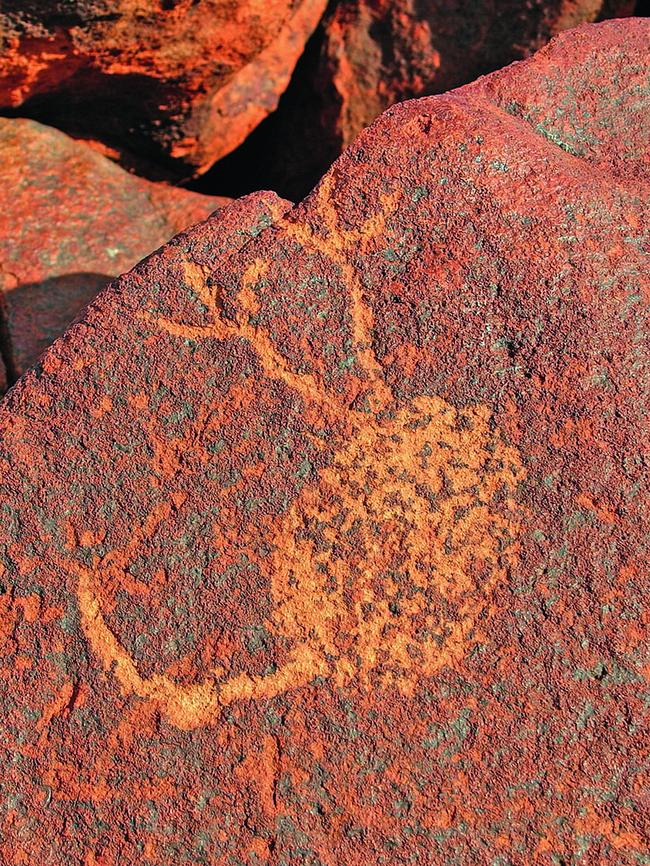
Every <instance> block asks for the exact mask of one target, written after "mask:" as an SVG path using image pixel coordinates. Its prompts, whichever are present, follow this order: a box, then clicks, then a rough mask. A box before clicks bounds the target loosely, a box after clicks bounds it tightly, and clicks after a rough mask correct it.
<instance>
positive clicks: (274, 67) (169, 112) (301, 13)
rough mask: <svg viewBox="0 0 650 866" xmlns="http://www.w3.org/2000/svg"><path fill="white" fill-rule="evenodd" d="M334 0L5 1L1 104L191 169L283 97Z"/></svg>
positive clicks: (207, 161) (229, 145)
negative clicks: (319, 21)
mask: <svg viewBox="0 0 650 866" xmlns="http://www.w3.org/2000/svg"><path fill="white" fill-rule="evenodd" d="M325 5H326V0H269V2H266V3H260V2H259V0H228V2H224V0H153V2H152V0H144V2H137V3H135V2H132V0H71V2H70V0H56V2H51V0H31V2H29V3H24V2H23V0H7V2H5V3H3V5H2V10H0V48H1V49H2V50H1V52H0V106H1V107H3V108H5V109H7V108H14V109H16V110H18V111H20V113H22V114H27V115H28V116H30V117H35V118H37V119H40V120H43V121H45V122H46V123H51V124H52V125H54V126H57V127H59V128H62V129H65V130H66V131H69V132H72V133H74V134H76V135H79V136H84V137H88V138H93V139H95V138H96V139H99V140H101V141H104V142H106V143H107V144H109V145H111V146H113V147H116V148H117V149H118V151H119V150H126V151H127V152H128V151H129V150H131V149H133V150H134V151H135V152H136V154H140V156H145V157H150V158H151V157H153V158H154V159H163V160H166V161H167V163H168V164H169V165H170V166H174V168H175V170H176V171H178V172H179V173H185V174H192V173H194V172H195V171H201V170H203V169H205V168H206V167H207V166H209V165H211V164H212V163H213V162H214V161H215V160H216V159H218V158H219V157H221V156H223V155H224V154H226V153H228V152H229V151H230V150H232V149H233V148H234V147H236V146H237V145H238V144H239V143H240V142H241V141H243V140H244V138H245V137H246V136H247V135H248V133H249V132H250V130H251V129H253V127H255V126H256V125H257V124H258V123H259V122H260V120H262V119H263V118H264V117H265V116H266V115H267V114H268V113H269V112H270V111H273V109H274V108H275V107H276V105H277V101H278V99H279V97H280V94H281V93H282V92H283V91H284V89H285V88H286V86H287V84H288V81H289V78H290V76H291V73H292V71H293V68H294V66H295V64H296V61H297V60H298V58H299V57H300V55H301V53H302V51H303V48H304V45H305V42H306V40H307V39H308V38H309V36H310V34H311V33H312V31H313V30H314V28H315V27H316V25H317V23H318V20H319V19H320V17H321V15H322V13H323V11H324V9H325Z"/></svg>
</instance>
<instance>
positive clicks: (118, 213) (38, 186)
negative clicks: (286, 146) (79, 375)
mask: <svg viewBox="0 0 650 866" xmlns="http://www.w3.org/2000/svg"><path fill="white" fill-rule="evenodd" d="M0 190H1V195H2V207H0V319H1V320H2V333H3V337H2V344H3V349H4V355H5V358H6V359H7V363H8V365H9V367H10V373H11V374H12V378H14V379H15V378H16V377H17V376H19V375H21V374H22V373H23V372H24V371H25V369H26V368H27V367H28V366H30V365H31V364H33V363H34V361H36V359H37V358H38V356H39V355H40V354H41V353H42V352H43V350H44V349H45V348H46V347H47V346H49V344H50V343H51V342H52V340H54V338H55V337H58V336H59V335H60V334H62V333H63V331H64V330H65V328H66V327H67V326H68V325H69V324H70V323H71V322H72V321H73V320H74V319H75V318H76V317H77V315H78V314H79V313H80V311H81V310H82V309H83V307H84V306H85V305H86V304H87V303H88V302H89V301H90V300H91V299H92V298H93V297H94V296H95V295H96V294H97V292H98V291H99V290H100V289H101V288H103V287H104V286H106V285H107V284H108V283H109V282H110V280H111V279H113V278H114V277H115V276H117V275H118V274H120V273H123V272H124V271H128V270H129V269H130V268H132V267H133V265H134V264H136V263H137V262H138V261H140V259H142V258H144V256H146V255H148V254H149V253H150V252H152V251H153V250H155V249H156V248H157V247H159V246H161V245H162V244H163V243H165V242H166V241H168V240H169V238H171V237H172V236H173V235H175V234H178V232H179V231H182V230H183V229H184V228H187V226H189V225H192V224H194V223H196V222H199V221H200V220H203V219H205V218H206V217H208V216H209V215H210V214H211V213H212V212H213V211H214V210H216V208H218V207H221V206H222V205H224V204H226V203H227V202H228V199H223V198H218V197H215V196H204V195H198V194H197V193H191V192H187V191H186V190H182V189H174V188H173V187H169V186H165V185H163V184H154V183H150V182H149V181H146V180H142V179H140V178H137V177H134V176H133V175H130V174H127V173H126V172H125V171H123V170H122V169H121V168H119V167H118V166H116V165H115V164H114V163H112V162H110V161H109V160H107V159H106V158H104V157H103V156H101V155H100V154H98V153H96V152H95V151H94V150H91V149H90V148H89V147H88V146H87V145H85V144H83V143H81V142H76V141H73V140H72V139H70V138H68V137H67V136H66V135H64V134H63V133H61V132H58V131H57V130H54V129H49V128H47V127H44V126H41V125H40V124H38V123H35V122H33V121H30V120H7V119H4V118H0ZM0 384H1V381H0Z"/></svg>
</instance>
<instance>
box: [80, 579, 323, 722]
mask: <svg viewBox="0 0 650 866" xmlns="http://www.w3.org/2000/svg"><path fill="white" fill-rule="evenodd" d="M70 565H72V564H70ZM69 567H70V566H69ZM72 568H74V569H75V570H76V571H77V574H78V584H77V597H78V600H79V611H80V614H81V627H82V630H83V632H84V634H85V636H86V639H87V640H88V643H89V644H90V646H91V648H92V650H93V652H94V653H95V655H97V656H98V657H99V659H100V660H101V662H102V666H103V668H104V670H105V671H111V670H112V672H113V674H114V676H115V678H116V679H117V681H118V683H119V685H120V689H121V691H122V694H123V695H124V696H128V695H129V694H134V695H136V696H137V697H139V698H142V699H144V700H149V701H154V702H155V703H156V704H157V706H158V707H159V709H160V711H161V712H162V713H163V714H164V716H165V717H166V718H167V719H168V720H169V721H170V722H171V723H172V724H174V725H176V727H178V728H180V729H182V730H192V729H193V728H196V727H199V726H201V725H206V724H210V723H211V722H214V721H216V719H217V718H218V715H219V713H220V710H221V708H222V707H224V706H227V705H228V704H231V703H233V702H234V701H239V700H259V699H260V698H267V699H269V698H273V697H275V696H276V695H278V694H281V693H282V692H285V691H287V690H288V689H292V688H298V687H300V686H305V685H308V684H309V683H310V682H311V681H312V680H313V679H314V678H315V677H317V676H324V677H326V676H328V675H329V674H330V672H331V671H330V667H329V665H328V664H327V662H326V661H325V659H324V658H322V656H321V655H319V654H318V653H317V652H316V651H315V650H314V649H313V647H311V646H309V645H308V644H299V645H298V646H296V647H295V648H294V649H293V651H292V653H291V659H290V661H289V662H287V664H285V665H283V667H282V668H280V669H278V670H277V671H275V672H274V673H273V674H270V675H269V676H266V677H262V676H251V675H250V674H246V673H242V674H238V675H237V676H235V677H232V678H230V679H228V680H226V681H225V682H223V683H217V679H216V674H214V675H213V676H208V677H207V678H206V679H205V680H204V681H203V682H202V683H198V684H194V685H188V686H184V685H180V684H178V683H175V682H174V681H173V680H172V679H170V678H169V677H167V676H165V675H164V674H154V675H153V676H151V677H143V676H141V674H140V673H139V671H138V669H137V667H136V665H135V663H134V661H133V659H132V658H131V656H130V655H129V653H128V652H127V650H126V649H124V647H123V646H122V645H121V644H120V642H119V641H118V639H117V638H116V637H115V635H114V634H113V632H112V631H111V629H110V628H109V626H108V625H107V623H106V620H105V619H104V616H103V614H102V611H101V605H100V602H99V599H98V597H97V595H96V593H95V591H94V588H93V574H92V572H91V571H89V570H87V569H84V568H80V567H78V566H72Z"/></svg>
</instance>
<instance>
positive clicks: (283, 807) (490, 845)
mask: <svg viewBox="0 0 650 866" xmlns="http://www.w3.org/2000/svg"><path fill="white" fill-rule="evenodd" d="M649 34H650V29H649V27H648V25H647V24H646V23H644V22H642V21H629V22H613V23H608V24H604V25H599V26H594V27H589V26H586V27H582V28H580V29H578V30H576V31H574V32H571V33H568V34H566V35H563V36H561V37H559V38H558V39H557V40H555V41H554V42H552V43H551V44H550V45H549V46H548V47H547V48H545V49H543V50H542V51H541V52H539V53H538V54H536V55H535V56H534V57H533V58H532V59H530V60H528V61H524V62H523V63H521V64H518V65H515V66H512V67H509V68H508V69H506V70H504V71H502V72H500V73H497V74H495V75H492V76H489V77H487V78H484V79H482V80H480V81H479V82H477V83H476V84H474V85H470V86H468V87H465V88H462V89H460V90H457V91H454V92H453V93H450V94H446V95H443V96H436V97H430V98H426V99H421V100H418V101H413V102H409V103H406V104H403V105H400V106H396V107H395V108H392V109H391V110H389V111H388V112H386V113H385V114H384V115H383V116H382V117H381V118H380V119H379V120H378V121H377V122H376V123H374V124H373V125H372V127H370V128H369V129H368V130H366V131H365V132H364V133H362V135H361V136H360V137H359V139H358V140H357V141H356V143H355V144H354V145H353V146H352V147H351V148H349V149H348V150H347V151H346V153H345V154H344V155H343V156H342V158H341V159H340V160H339V161H338V162H337V163H336V164H335V165H334V166H333V168H332V169H331V171H329V172H328V173H327V175H326V176H325V177H324V178H323V180H322V181H321V183H320V184H319V185H318V187H317V188H316V189H315V190H314V192H313V193H312V194H311V195H309V196H308V197H307V198H306V199H305V200H304V201H303V202H302V203H300V204H298V205H296V206H292V205H290V204H289V203H288V202H286V201H283V200H281V199H279V198H278V197H277V196H275V195H274V194H272V193H259V194H256V195H253V196H250V197H247V198H244V199H241V200H239V201H237V202H235V203H234V204H232V205H230V206H228V207H226V208H223V209H221V210H219V211H218V212H217V213H216V214H215V215H213V216H212V217H211V218H210V219H209V220H208V221H206V222H204V223H202V224H200V225H198V226H196V227H194V228H192V229H191V230H189V231H188V232H186V233H184V234H181V235H179V236H178V237H176V238H175V239H174V240H172V241H170V242H169V243H168V244H166V245H165V246H164V247H163V248H162V249H161V250H160V251H159V252H158V253H156V254H155V255H153V256H151V257H150V258H148V259H147V260H146V261H145V262H143V263H141V264H140V265H138V266H137V267H135V268H134V269H133V270H132V271H131V272H130V273H129V274H127V275H125V276H123V277H122V278H120V279H119V280H117V281H116V282H114V283H113V284H112V285H111V286H110V287H109V288H108V289H106V290H105V291H104V292H103V293H102V294H101V295H100V296H99V297H98V299H97V300H96V301H95V302H94V303H93V304H91V306H90V307H89V308H88V309H87V311H86V312H85V314H84V315H83V317H82V319H81V321H80V322H79V323H78V324H76V325H75V326H73V327H72V328H71V329H70V330H68V332H67V333H66V334H65V336H64V337H63V338H61V339H60V340H58V341H57V342H56V343H55V344H54V345H53V346H52V347H51V348H50V349H49V350H48V352H47V353H46V354H45V356H44V357H43V359H42V360H41V362H40V364H39V365H38V366H37V367H36V368H35V369H34V370H32V371H30V372H28V373H27V374H26V375H25V376H24V377H23V378H22V379H21V381H20V382H19V383H18V385H17V386H15V387H14V388H13V389H12V391H11V392H10V394H9V396H8V397H7V398H5V400H4V401H3V403H2V405H1V407H0V491H1V492H2V496H3V502H4V503H6V504H4V505H3V521H2V523H1V524H0V563H1V566H0V582H1V583H2V588H3V594H2V596H0V598H1V599H2V602H1V603H2V605H3V615H2V619H0V623H1V624H2V638H3V640H4V644H3V652H2V654H0V665H1V667H0V670H2V679H1V680H0V681H1V682H2V683H3V689H4V694H3V708H4V712H3V713H2V714H1V715H0V742H2V743H9V744H10V747H11V760H10V761H8V762H7V763H6V768H5V771H4V772H3V774H2V776H1V777H0V785H2V788H3V794H4V799H3V802H5V803H7V804H8V807H7V808H8V811H7V812H6V813H5V815H4V819H3V820H4V825H3V834H2V836H0V840H1V841H0V852H1V853H2V856H3V858H4V860H5V861H6V862H7V863H9V864H11V866H14V864H18V863H41V862H49V863H53V864H57V866H58V864H66V866H69V864H74V866H77V864H79V866H81V864H84V866H87V864H88V863H91V864H92V863H96V864H104V863H110V864H112V863H132V862H133V863H137V862H143V861H144V862H148V863H152V864H161V866H162V864H169V863H177V862H183V861H184V860H185V861H188V862H191V861H192V860H194V861H198V862H206V863H217V864H221V863H224V864H225V863H229V862H233V863H237V862H240V863H246V864H257V863H265V862H269V863H278V864H279V863H285V864H291V866H293V864H296V866H297V864H301V866H302V864H306V863H323V864H330V863H331V864H353V866H357V864H358V866H361V864H368V863H373V864H374V863H390V864H392V863H399V862H413V863H416V862H421V863H432V864H436V866H437V864H441V866H442V864H448V863H458V864H475V863H483V862H493V861H494V860H495V858H496V857H499V858H501V861H503V862H504V863H505V862H510V863H534V862H540V863H545V862H548V863H549V864H551V863H553V862H554V861H555V862H562V861H564V862H571V861H572V860H577V859H579V858H584V859H585V860H586V861H589V862H592V863H612V864H619V863H621V862H623V863H625V862H629V863H634V862H635V861H636V862H640V858H643V857H645V856H646V854H645V852H646V845H647V843H646V839H647V832H646V831H647V826H646V825H645V824H644V819H643V815H644V812H643V807H644V800H643V798H644V789H643V786H642V785H641V777H640V771H639V767H640V766H641V764H642V760H643V755H644V753H645V750H646V748H647V744H646V736H645V729H644V725H643V718H644V717H643V713H644V712H645V699H644V693H643V687H642V684H643V681H644V679H643V678H644V676H645V672H646V671H647V664H648V660H647V646H648V641H647V589H646V586H645V580H644V576H645V574H647V571H648V566H649V565H650V563H649V562H648V558H649V557H648V546H647V538H648V530H649V529H650V527H649V526H648V514H647V501H648V499H647V493H648V491H647V468H646V456H645V455H646V454H647V450H648V444H649V443H648V423H647V421H648V405H649V396H650V395H649V378H648V372H649V360H650V359H649V351H648V348H649V343H648V296H647V277H646V273H647V272H646V271H644V270H643V269H644V262H643V258H642V252H643V251H642V240H643V239H642V233H643V230H644V227H645V226H646V225H647V224H648V218H647V213H645V208H646V207H647V205H646V202H647V198H648V197H647V165H646V162H645V157H644V149H645V146H646V144H647V126H646V125H647V123H648V116H649V115H648V110H647V91H644V86H645V76H646V74H647V63H646V60H647V45H648V37H649Z"/></svg>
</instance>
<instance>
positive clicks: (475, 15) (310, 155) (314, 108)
mask: <svg viewBox="0 0 650 866" xmlns="http://www.w3.org/2000/svg"><path fill="white" fill-rule="evenodd" d="M633 8H634V2H633V0H531V2H526V3H522V2H521V0H479V2H474V3H469V4H468V3H466V2H460V0H426V2H421V0H340V2H338V3H334V4H332V5H331V8H330V10H329V11H328V13H327V15H326V16H325V18H324V20H323V22H322V23H321V25H320V26H319V27H318V29H317V31H316V33H315V35H314V37H313V39H312V40H311V42H310V43H309V45H308V48H307V50H306V52H305V55H304V56H303V58H302V59H301V60H300V62H299V64H298V67H297V68H296V73H295V75H294V78H293V80H292V82H291V85H290V86H289V89H288V90H287V92H286V94H285V96H284V97H283V99H282V101H281V103H280V107H279V109H278V112H277V114H276V115H275V116H273V117H271V118H269V119H268V121H267V122H266V124H265V125H264V126H262V127H260V129H259V130H258V131H257V133H256V134H254V136H253V137H252V138H251V139H250V141H248V142H246V143H245V144H244V145H243V146H242V152H241V153H239V152H238V153H236V154H234V155H233V156H232V157H231V159H230V160H227V161H226V162H225V163H224V164H223V165H218V166H216V167H215V174H214V177H211V178H210V182H211V183H217V184H218V185H219V184H221V183H225V184H226V185H227V184H230V183H232V184H233V188H232V189H228V194H233V195H240V194H242V193H243V192H249V191H251V190H252V189H254V188H256V187H257V186H259V184H260V183H262V184H263V185H264V186H266V185H271V187H272V188H273V189H276V190H278V191H280V193H281V194H282V195H287V196H288V197H289V198H292V199H297V198H302V196H303V195H304V194H305V193H306V192H307V191H308V190H309V189H311V187H312V186H313V185H314V183H316V181H317V180H318V179H320V177H321V176H322V175H323V173H324V172H325V171H326V170H327V169H328V168H329V166H330V165H331V163H332V162H333V161H334V159H336V157H337V156H338V155H339V154H340V153H341V151H342V150H343V149H344V148H345V147H347V146H348V145H349V144H351V142H352V141H353V140H354V139H355V138H356V136H357V135H358V134H359V132H360V131H361V130H362V129H363V128H364V127H366V126H368V125H369V124H370V123H372V121H373V120H374V119H375V118H376V117H377V116H378V115H379V114H381V112H382V111H384V110H385V109H387V108H388V107H389V106H390V105H392V104H393V103H396V102H401V101H403V100H405V99H411V98H413V97H420V96H425V95H429V94H433V93H443V92H444V91H447V90H450V89H451V88H454V87H458V86H460V85H463V84H466V83H467V82H468V81H473V80H474V79H475V78H477V77H478V76H479V75H483V74H485V73H487V72H491V71H492V70H495V69H499V68H501V67H502V66H505V65H506V64H508V63H511V62H512V61H514V60H519V59H521V58H524V57H527V56H529V55H530V54H532V53H533V52H534V51H536V50H537V49H539V48H541V47H542V46H543V45H544V44H546V43H547V42H548V40H549V39H550V38H551V37H552V36H554V35H555V34H557V33H560V32H561V31H563V30H566V29H568V28H571V27H575V26H576V25H577V24H580V23H582V22H589V21H594V20H596V19H597V18H600V17H602V18H610V17H616V16H624V15H631V14H632V11H633ZM242 184H243V185H244V186H242ZM246 184H252V186H249V187H246V186H245V185H246ZM219 189H221V186H219Z"/></svg>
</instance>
